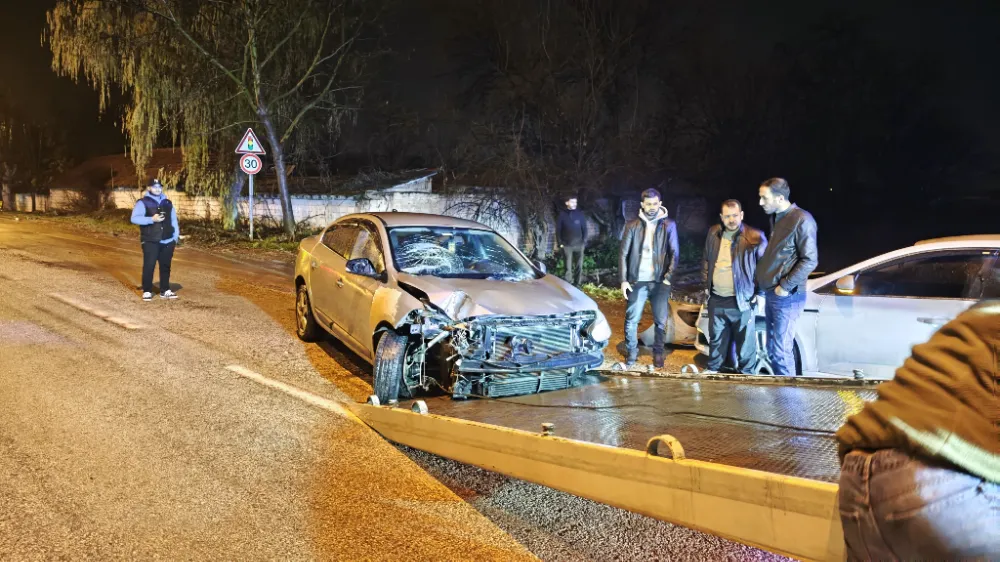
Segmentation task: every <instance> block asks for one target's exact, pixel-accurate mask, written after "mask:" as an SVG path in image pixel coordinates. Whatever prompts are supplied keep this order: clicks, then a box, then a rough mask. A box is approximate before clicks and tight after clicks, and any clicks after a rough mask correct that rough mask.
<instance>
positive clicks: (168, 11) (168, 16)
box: [150, 0, 255, 106]
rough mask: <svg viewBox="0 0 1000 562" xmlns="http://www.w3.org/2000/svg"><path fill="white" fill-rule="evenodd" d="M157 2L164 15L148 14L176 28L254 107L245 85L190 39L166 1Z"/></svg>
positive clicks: (157, 13)
mask: <svg viewBox="0 0 1000 562" xmlns="http://www.w3.org/2000/svg"><path fill="white" fill-rule="evenodd" d="M159 2H160V4H161V5H162V6H163V7H164V8H166V14H163V13H159V12H155V11H153V10H150V13H151V14H153V15H155V16H158V17H161V18H163V19H165V20H166V21H169V22H171V23H172V24H174V27H175V28H177V31H178V32H180V34H181V35H183V36H184V38H185V39H187V41H188V42H189V43H191V45H192V46H193V47H194V48H195V49H197V50H198V51H200V52H201V54H202V55H204V56H205V58H207V59H208V61H209V62H210V63H211V64H212V65H214V66H215V67H217V68H218V69H219V70H221V71H222V72H223V74H225V75H226V76H228V77H229V79H230V80H232V81H233V84H235V85H236V87H237V88H239V89H240V90H241V91H242V92H243V93H244V94H245V95H246V97H247V102H248V103H249V104H250V105H251V106H254V105H255V104H254V99H253V96H252V95H251V93H250V91H249V90H248V89H247V87H246V84H245V83H244V82H243V81H241V80H240V79H239V78H237V77H236V75H235V74H234V73H233V71H232V70H230V69H228V68H226V66H225V65H224V64H222V62H221V61H219V59H218V57H215V56H213V55H212V54H211V53H209V52H208V49H206V48H205V47H204V46H203V45H202V44H201V43H200V42H199V41H198V40H197V39H195V38H194V37H192V36H191V34H190V33H188V31H187V30H186V29H184V26H183V25H181V22H180V20H178V19H177V16H175V15H174V13H173V10H171V9H170V5H169V4H167V2H166V0H159Z"/></svg>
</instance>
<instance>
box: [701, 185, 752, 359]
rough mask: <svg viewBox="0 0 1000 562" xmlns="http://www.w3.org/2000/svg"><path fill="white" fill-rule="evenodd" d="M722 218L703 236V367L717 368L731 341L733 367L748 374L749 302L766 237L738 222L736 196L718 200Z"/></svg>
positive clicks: (740, 219) (739, 213)
mask: <svg viewBox="0 0 1000 562" xmlns="http://www.w3.org/2000/svg"><path fill="white" fill-rule="evenodd" d="M719 217H720V218H721V219H722V224H717V225H715V226H713V227H712V228H710V229H709V231H708V238H707V239H706V240H705V253H704V256H705V259H704V261H703V263H702V277H703V279H704V281H705V287H706V289H705V291H706V293H708V317H709V328H708V330H709V331H708V344H709V355H708V365H707V372H716V371H718V370H719V369H720V368H721V367H722V363H723V361H724V360H725V359H726V356H727V355H728V354H729V347H730V344H732V343H733V342H734V341H735V343H736V356H737V357H736V368H737V369H739V371H740V372H741V373H745V374H753V373H754V371H755V368H756V364H757V338H756V337H755V334H754V307H755V306H756V303H757V296H758V293H759V291H758V289H757V287H756V284H757V282H756V280H755V278H754V276H755V274H756V271H757V261H758V260H759V259H760V257H761V256H762V255H764V250H765V248H767V238H766V237H765V236H764V233H763V232H761V231H760V230H757V229H756V228H754V227H752V226H750V225H747V224H743V206H742V205H741V204H740V202H739V201H737V200H735V199H729V200H728V201H725V202H723V203H722V212H721V213H720V214H719Z"/></svg>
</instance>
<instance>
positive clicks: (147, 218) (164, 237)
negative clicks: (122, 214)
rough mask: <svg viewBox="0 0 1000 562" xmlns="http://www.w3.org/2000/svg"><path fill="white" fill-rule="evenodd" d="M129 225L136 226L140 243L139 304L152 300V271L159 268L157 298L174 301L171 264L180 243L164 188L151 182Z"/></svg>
mask: <svg viewBox="0 0 1000 562" xmlns="http://www.w3.org/2000/svg"><path fill="white" fill-rule="evenodd" d="M132 224H135V225H138V226H139V239H140V241H141V242H142V300H144V301H146V302H149V301H151V300H153V270H154V269H155V268H156V264H157V263H158V264H160V298H161V299H176V298H177V294H176V293H174V292H173V291H171V290H170V262H171V260H173V258H174V248H176V246H177V241H178V240H180V233H181V231H180V226H179V225H178V223H177V211H176V210H175V209H174V205H173V203H172V202H171V201H170V199H167V197H166V196H165V195H163V185H162V184H160V180H157V179H154V180H153V183H152V184H150V186H149V190H148V191H147V192H146V194H145V195H144V196H143V197H142V198H141V199H139V200H138V201H137V202H136V204H135V208H134V209H132Z"/></svg>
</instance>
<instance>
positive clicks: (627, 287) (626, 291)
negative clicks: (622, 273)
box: [622, 281, 632, 299]
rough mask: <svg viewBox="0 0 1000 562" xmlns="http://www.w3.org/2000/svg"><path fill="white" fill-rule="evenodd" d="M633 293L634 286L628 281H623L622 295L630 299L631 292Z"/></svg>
mask: <svg viewBox="0 0 1000 562" xmlns="http://www.w3.org/2000/svg"><path fill="white" fill-rule="evenodd" d="M631 291H632V285H631V284H630V283H629V282H628V281H622V295H624V296H625V298H626V299H627V298H628V294H629V292H631Z"/></svg>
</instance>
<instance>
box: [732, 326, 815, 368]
mask: <svg viewBox="0 0 1000 562" xmlns="http://www.w3.org/2000/svg"><path fill="white" fill-rule="evenodd" d="M754 336H756V338H757V369H758V374H761V373H762V374H767V375H773V374H774V369H773V367H771V361H770V359H769V358H768V355H767V324H766V323H765V322H764V320H763V319H761V318H758V319H757V320H756V323H755V324H754ZM734 353H735V350H734ZM792 355H793V356H794V358H795V376H797V377H801V376H802V354H801V352H800V351H799V344H798V342H792ZM734 360H735V359H734Z"/></svg>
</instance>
